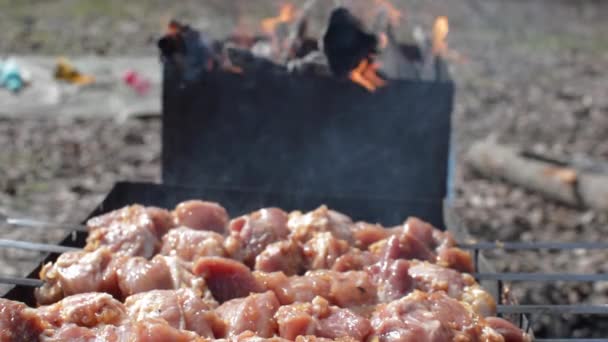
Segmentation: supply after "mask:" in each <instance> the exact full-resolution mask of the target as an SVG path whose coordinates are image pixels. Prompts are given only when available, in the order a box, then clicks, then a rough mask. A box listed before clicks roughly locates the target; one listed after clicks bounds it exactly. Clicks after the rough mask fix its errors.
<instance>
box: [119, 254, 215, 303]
mask: <svg viewBox="0 0 608 342" xmlns="http://www.w3.org/2000/svg"><path fill="white" fill-rule="evenodd" d="M120 261H121V262H119V265H117V266H116V278H117V283H118V288H119V289H120V298H126V297H128V296H131V295H134V294H136V293H141V292H146V291H150V290H176V289H181V288H189V289H192V290H194V291H195V292H196V293H198V294H199V295H205V293H206V286H205V281H204V280H203V279H201V278H199V277H196V276H194V274H192V271H191V268H190V263H187V262H184V261H183V260H180V259H179V258H176V257H168V256H163V255H157V256H155V257H154V258H152V260H146V259H144V258H140V257H134V258H123V259H122V260H120ZM207 296H209V295H208V294H207Z"/></svg>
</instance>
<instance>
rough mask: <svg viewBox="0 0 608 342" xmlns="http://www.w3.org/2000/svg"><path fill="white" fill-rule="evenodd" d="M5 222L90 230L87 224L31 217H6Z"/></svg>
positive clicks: (70, 229)
mask: <svg viewBox="0 0 608 342" xmlns="http://www.w3.org/2000/svg"><path fill="white" fill-rule="evenodd" d="M5 222H6V223H7V224H9V225H11V226H18V227H29V228H59V229H63V230H69V231H79V232H88V231H89V229H88V228H87V226H85V225H82V224H73V223H57V222H47V221H40V220H34V219H29V218H16V217H6V218H5Z"/></svg>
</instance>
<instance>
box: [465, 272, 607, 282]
mask: <svg viewBox="0 0 608 342" xmlns="http://www.w3.org/2000/svg"><path fill="white" fill-rule="evenodd" d="M473 276H474V277H475V279H477V280H497V281H535V282H543V281H551V282H554V281H569V282H570V281H575V282H596V281H608V273H598V274H576V273H474V274H473Z"/></svg>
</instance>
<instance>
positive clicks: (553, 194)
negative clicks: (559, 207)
mask: <svg viewBox="0 0 608 342" xmlns="http://www.w3.org/2000/svg"><path fill="white" fill-rule="evenodd" d="M466 159H467V162H468V163H469V164H470V165H471V166H473V167H474V168H475V169H476V170H477V171H479V172H480V173H482V174H483V175H485V176H487V177H489V178H501V179H504V180H506V181H508V182H510V183H513V184H515V185H518V186H521V187H524V188H526V189H529V190H532V191H536V192H538V193H540V194H542V195H543V196H545V197H547V198H549V199H552V200H556V201H559V202H562V203H565V204H568V205H571V206H576V207H588V208H593V209H597V210H603V211H608V174H597V173H588V172H583V171H580V170H577V169H575V168H573V167H568V166H561V165H556V164H552V163H547V162H543V161H539V160H537V159H530V158H526V157H525V156H524V155H522V153H520V151H519V150H517V149H515V148H512V147H508V146H504V145H498V144H496V143H493V142H487V141H484V142H478V143H475V144H474V145H473V146H472V147H471V148H470V150H469V151H468V153H467V156H466Z"/></svg>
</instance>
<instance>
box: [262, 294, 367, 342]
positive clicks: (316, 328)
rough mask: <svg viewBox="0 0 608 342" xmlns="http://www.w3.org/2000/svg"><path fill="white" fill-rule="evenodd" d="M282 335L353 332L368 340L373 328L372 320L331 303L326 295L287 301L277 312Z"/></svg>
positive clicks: (353, 335)
mask: <svg viewBox="0 0 608 342" xmlns="http://www.w3.org/2000/svg"><path fill="white" fill-rule="evenodd" d="M274 317H275V319H276V321H277V323H278V327H279V328H278V329H279V336H281V337H283V338H286V339H288V340H292V341H293V340H295V339H296V338H297V337H298V336H307V335H313V336H319V337H325V338H330V339H335V338H339V337H344V336H349V337H351V338H352V339H353V340H356V341H365V338H366V337H367V335H368V334H369V333H370V332H371V325H370V323H369V321H368V320H367V319H366V318H364V317H361V316H359V315H357V314H355V313H353V312H352V311H350V310H348V309H341V308H338V307H336V306H330V305H329V302H328V301H327V300H326V299H324V298H322V297H315V298H314V299H313V300H312V302H310V303H295V304H291V305H284V306H282V307H280V308H279V310H278V311H277V313H276V314H275V316H274Z"/></svg>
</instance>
